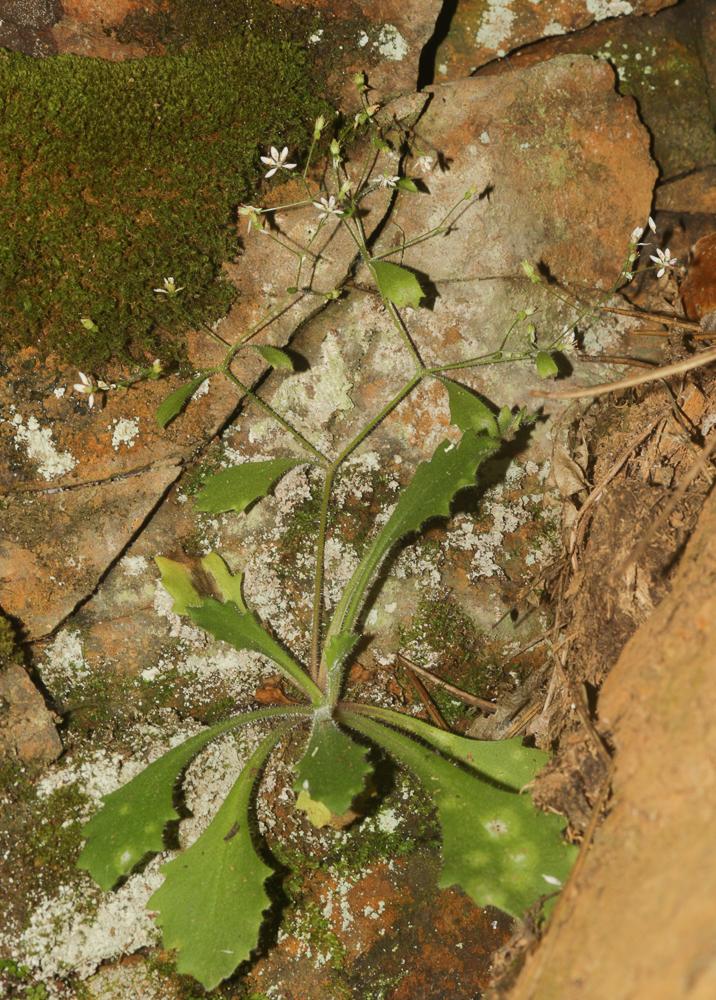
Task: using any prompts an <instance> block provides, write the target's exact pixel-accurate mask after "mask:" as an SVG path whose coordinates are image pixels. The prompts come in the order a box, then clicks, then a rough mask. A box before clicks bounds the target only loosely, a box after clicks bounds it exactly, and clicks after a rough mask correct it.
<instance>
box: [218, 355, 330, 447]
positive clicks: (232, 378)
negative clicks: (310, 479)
mask: <svg viewBox="0 0 716 1000" xmlns="http://www.w3.org/2000/svg"><path fill="white" fill-rule="evenodd" d="M221 370H222V371H223V373H224V375H226V377H227V378H228V380H229V381H230V382H233V384H234V385H235V386H236V387H237V389H240V390H241V392H242V393H243V394H244V395H245V396H248V397H249V399H250V400H251V401H252V402H254V403H256V405H257V406H259V407H260V408H261V409H262V410H263V411H264V413H267V414H268V415H269V416H270V417H272V418H273V419H274V420H275V421H276V422H277V423H279V424H280V425H281V427H283V429H284V430H286V431H288V433H289V434H290V435H291V436H292V437H294V438H295V439H296V441H298V442H299V444H301V445H303V447H304V448H306V449H307V450H308V451H310V452H311V454H312V455H315V457H316V458H317V459H318V460H319V462H320V463H321V465H328V464H329V463H328V459H327V458H326V456H325V455H324V454H323V453H322V452H320V451H319V450H318V448H316V447H315V446H314V445H312V444H311V442H310V441H309V440H308V438H306V437H304V436H303V434H301V432H300V431H299V430H297V429H296V428H295V427H293V426H292V425H291V424H289V422H288V420H286V419H285V418H284V417H282V416H281V414H280V413H279V412H278V411H277V410H274V408H273V406H271V405H270V404H269V403H267V402H266V401H265V400H264V399H261V397H260V396H257V395H256V393H255V392H253V391H252V390H251V389H249V387H248V386H247V385H246V384H245V383H244V382H242V381H241V379H239V378H237V377H236V375H234V373H233V372H232V371H231V369H230V368H229V366H228V365H226V366H224V367H223V368H222V369H221Z"/></svg>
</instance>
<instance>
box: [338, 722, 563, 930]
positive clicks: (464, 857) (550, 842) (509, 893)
mask: <svg viewBox="0 0 716 1000" xmlns="http://www.w3.org/2000/svg"><path fill="white" fill-rule="evenodd" d="M341 718H342V719H343V721H344V722H345V723H346V724H347V725H349V726H350V727H351V728H352V729H355V730H357V731H358V732H360V733H362V734H363V735H364V736H367V737H368V738H369V739H371V740H373V741H374V742H376V743H377V744H378V745H379V746H382V747H383V748H384V749H385V750H387V751H388V753H389V754H390V755H391V756H393V757H395V758H397V759H398V760H399V761H400V762H401V763H403V764H404V765H405V766H406V767H408V768H409V769H410V770H411V771H413V772H414V773H415V774H416V775H417V777H418V778H419V779H420V781H421V782H422V784H423V786H424V787H425V790H426V791H427V792H428V794H429V795H430V796H431V797H432V799H433V801H434V803H435V806H436V809H437V814H438V820H439V823H440V827H441V832H442V844H443V847H442V853H443V863H442V870H441V874H440V880H439V885H440V887H441V888H448V887H449V886H452V885H458V886H460V888H461V889H463V891H464V892H466V893H467V894H468V895H469V896H470V897H471V898H472V899H473V900H474V901H475V902H476V903H477V904H478V906H497V907H499V908H500V909H501V910H504V911H505V912H506V913H510V914H511V915H512V916H514V917H517V918H519V917H521V916H522V915H523V914H524V912H525V911H526V910H527V909H528V908H529V907H530V906H532V905H533V904H534V903H536V902H537V901H538V900H539V899H540V897H542V896H544V895H547V894H549V893H552V892H554V888H555V886H558V885H561V884H562V883H564V881H565V880H566V878H567V876H568V874H569V871H570V869H571V867H572V864H573V863H574V860H575V858H576V855H577V849H576V848H575V847H573V846H571V845H569V844H567V843H566V842H565V841H564V840H563V838H562V835H561V834H562V829H563V827H564V819H563V818H561V817H559V816H555V815H552V814H549V813H543V812H540V811H539V810H538V809H537V808H536V807H535V805H534V804H533V802H532V800H531V799H530V797H529V795H527V794H526V793H522V794H519V793H517V792H515V791H512V790H507V789H505V788H501V787H499V786H497V785H494V784H492V783H491V782H489V781H486V780H481V779H480V777H479V775H478V774H477V773H476V772H475V771H470V770H466V769H465V768H463V767H461V766H460V765H459V764H456V763H454V762H453V761H450V760H448V759H446V758H445V757H443V756H441V755H440V754H436V753H434V751H433V750H431V749H430V748H428V747H425V746H422V745H421V744H420V743H418V742H416V741H415V740H414V739H412V738H411V737H410V736H407V735H405V734H404V733H400V732H396V731H395V730H394V729H390V728H388V727H386V726H384V725H381V723H379V722H375V721H373V720H372V719H368V718H366V717H365V716H362V715H358V714H356V713H354V712H348V711H346V712H343V713H342V714H341Z"/></svg>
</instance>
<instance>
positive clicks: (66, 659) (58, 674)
mask: <svg viewBox="0 0 716 1000" xmlns="http://www.w3.org/2000/svg"><path fill="white" fill-rule="evenodd" d="M38 669H39V671H40V676H41V677H42V681H43V683H44V684H45V685H46V687H47V688H48V690H50V691H52V690H54V689H55V688H57V687H65V686H68V685H71V684H76V683H77V682H78V681H81V680H83V679H84V678H86V677H88V676H89V667H88V665H87V663H86V661H85V657H84V652H83V650H82V641H81V639H80V633H79V631H78V630H77V629H75V630H74V631H73V630H72V629H61V630H60V631H59V632H58V633H57V635H56V636H55V638H54V639H53V640H52V642H51V643H50V645H49V646H48V647H47V648H46V650H45V652H44V655H43V656H42V658H41V659H40V662H39V665H38Z"/></svg>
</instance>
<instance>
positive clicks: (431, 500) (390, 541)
mask: <svg viewBox="0 0 716 1000" xmlns="http://www.w3.org/2000/svg"><path fill="white" fill-rule="evenodd" d="M499 446H500V442H499V440H497V439H495V438H492V437H490V436H489V435H487V434H478V433H477V432H476V431H472V430H470V431H466V432H465V433H464V434H463V436H462V438H461V440H460V442H459V443H458V444H457V445H455V444H453V443H452V442H449V441H443V442H442V444H440V445H438V447H437V448H436V449H435V452H434V454H433V456H432V458H431V459H430V460H429V461H428V462H421V463H420V465H419V466H418V467H417V469H416V470H415V475H414V476H413V479H412V481H411V482H410V483H409V485H408V486H407V487H406V488H405V490H403V492H402V493H401V495H400V499H399V500H398V503H397V504H396V507H395V510H394V511H393V513H392V514H391V516H390V518H389V519H388V521H387V522H386V523H385V525H384V526H383V527H382V528H381V530H380V532H379V533H378V535H377V537H376V538H375V539H374V540H373V542H372V543H371V545H370V546H369V547H368V549H367V551H366V553H365V554H364V556H363V558H362V559H361V561H360V563H359V564H358V566H357V568H356V570H355V571H354V573H353V576H352V577H351V579H350V580H349V582H348V584H347V586H346V589H345V590H344V592H343V596H342V597H341V600H340V602H339V604H338V606H337V608H336V611H335V613H334V616H333V620H332V622H331V625H330V628H329V631H328V638H329V639H331V638H332V637H333V636H335V635H336V634H337V633H339V632H350V631H351V630H352V628H353V625H354V623H355V620H356V618H357V616H358V612H359V611H360V606H361V603H362V600H363V595H364V594H365V592H366V590H367V588H368V586H369V584H370V582H371V580H372V578H373V574H374V573H375V571H376V570H377V568H378V566H379V565H380V562H381V560H382V559H383V558H384V556H385V555H386V554H387V552H388V551H389V550H390V549H391V548H392V547H393V545H395V544H396V542H398V541H399V540H400V539H401V538H403V537H405V535H408V534H410V533H411V532H414V531H418V530H419V529H420V528H421V527H422V525H423V524H424V523H425V522H426V521H428V520H429V519H430V518H433V517H448V516H449V514H450V504H451V503H452V500H453V497H454V496H455V494H456V493H457V492H458V491H459V490H461V489H463V488H464V487H465V486H471V485H472V484H473V483H474V481H475V473H476V472H477V468H478V466H479V465H480V464H481V463H482V462H484V461H485V459H487V458H489V457H490V456H491V455H493V454H494V453H495V452H496V451H497V449H498V448H499Z"/></svg>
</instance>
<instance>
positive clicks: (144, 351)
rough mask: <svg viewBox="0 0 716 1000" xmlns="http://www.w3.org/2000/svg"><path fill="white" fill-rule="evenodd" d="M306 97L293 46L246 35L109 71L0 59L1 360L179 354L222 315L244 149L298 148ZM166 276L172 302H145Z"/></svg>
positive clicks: (80, 61)
mask: <svg viewBox="0 0 716 1000" xmlns="http://www.w3.org/2000/svg"><path fill="white" fill-rule="evenodd" d="M314 91H315V85H314V84H313V83H312V80H311V74H310V72H309V70H308V67H307V62H306V59H305V56H304V54H303V53H302V51H301V50H300V48H299V47H298V46H296V45H295V44H293V43H290V42H285V41H271V40H268V39H267V38H264V37H261V36H260V35H257V34H253V33H245V34H242V35H238V36H236V37H233V38H229V39H228V40H227V41H226V42H224V43H222V44H220V45H216V46H213V47H211V48H207V49H198V48H197V49H194V50H191V51H187V52H185V53H180V54H173V55H169V56H165V57H149V58H146V59H141V60H136V61H134V60H132V61H127V62H123V63H108V62H103V61H102V60H95V59H86V58H82V57H77V56H60V57H57V58H52V59H45V60H33V59H30V58H27V57H25V56H22V55H18V54H16V53H1V54H0V105H1V106H2V109H3V114H2V118H1V119H0V217H1V218H2V219H3V226H2V235H1V236H0V294H1V295H2V298H3V306H4V308H3V314H2V318H0V345H1V347H2V349H3V351H11V350H15V349H17V348H18V347H22V346H25V345H35V346H37V347H38V348H39V349H40V352H41V354H43V355H47V354H49V353H51V352H56V353H57V354H58V355H60V356H61V357H62V358H63V359H65V360H67V361H69V362H71V363H75V364H77V365H79V366H83V367H86V368H89V369H92V368H93V367H95V366H97V365H100V364H104V363H106V362H107V361H108V360H109V359H111V358H112V357H117V358H121V359H128V358H139V357H142V356H147V355H152V356H153V355H155V354H156V355H159V356H160V357H163V358H165V359H169V358H171V357H179V356H181V353H182V348H181V342H182V341H181V336H180V335H181V332H182V330H183V329H185V328H186V327H187V325H189V324H194V323H196V322H198V321H199V320H204V321H211V320H213V319H216V318H217V317H219V316H220V315H222V314H223V313H224V312H225V311H226V310H227V308H228V306H229V304H230V302H231V299H232V295H233V290H232V287H231V285H230V284H229V283H228V281H226V280H225V279H224V278H223V277H222V273H221V264H222V262H223V261H226V260H228V259H231V258H233V257H235V256H236V254H237V252H238V250H239V243H238V237H237V234H236V228H235V226H234V224H233V211H234V208H235V205H236V204H237V202H239V201H241V200H244V199H246V198H247V197H248V196H249V195H250V193H251V191H252V189H253V188H254V187H255V185H256V183H257V180H258V177H259V174H258V169H257V165H258V151H259V150H260V149H263V148H265V147H266V146H267V145H269V144H271V143H274V144H279V145H283V144H287V145H288V146H289V147H290V148H291V149H292V152H293V153H295V152H296V151H297V150H298V149H300V148H301V147H302V146H303V145H304V144H305V140H306V137H307V135H308V126H309V123H310V122H311V121H312V120H313V117H314V115H315V114H316V113H317V111H318V110H319V103H320V102H318V101H317V99H315V98H314V97H313V96H312V93H313V92H314ZM167 275H172V276H174V277H175V278H176V281H177V283H178V284H180V285H183V286H186V291H185V292H184V293H183V294H182V297H181V303H176V304H174V303H171V302H167V300H166V297H165V296H158V295H155V294H154V293H153V291H152V288H153V287H155V286H157V285H158V284H161V279H162V278H163V277H164V276H167ZM82 317H91V319H92V320H93V321H94V323H95V324H96V326H97V327H98V330H96V331H95V330H88V329H85V328H84V327H83V326H82V324H81V323H80V319H81V318H82Z"/></svg>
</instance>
